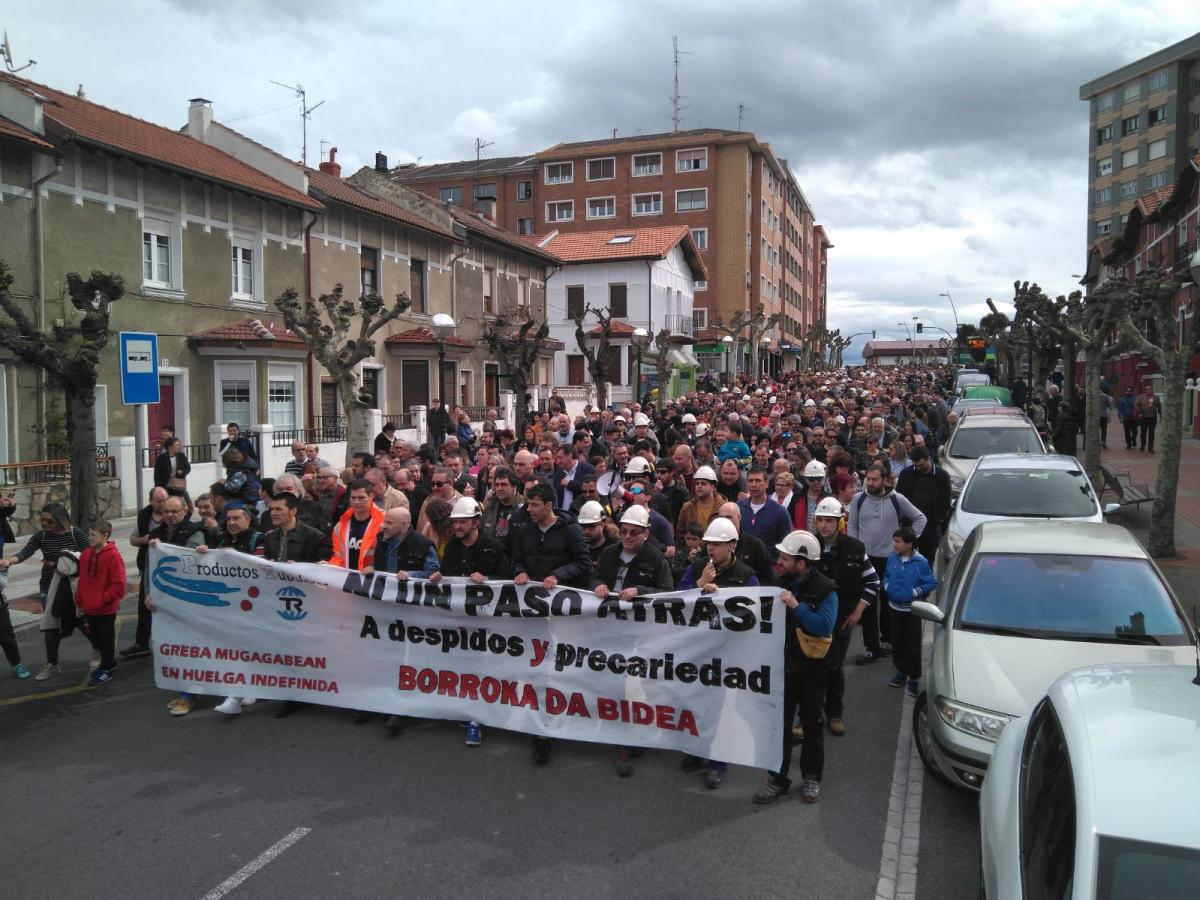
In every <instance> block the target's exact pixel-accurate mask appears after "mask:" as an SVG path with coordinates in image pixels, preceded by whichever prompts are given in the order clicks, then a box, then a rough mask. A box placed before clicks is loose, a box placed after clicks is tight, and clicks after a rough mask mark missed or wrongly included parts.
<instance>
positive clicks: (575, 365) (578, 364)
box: [567, 353, 584, 385]
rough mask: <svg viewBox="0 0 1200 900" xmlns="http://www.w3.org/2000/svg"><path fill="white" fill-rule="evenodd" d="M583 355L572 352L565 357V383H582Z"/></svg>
mask: <svg viewBox="0 0 1200 900" xmlns="http://www.w3.org/2000/svg"><path fill="white" fill-rule="evenodd" d="M583 372H584V364H583V356H582V355H581V354H578V353H573V354H571V355H570V356H568V357H567V384H570V385H579V384H583Z"/></svg>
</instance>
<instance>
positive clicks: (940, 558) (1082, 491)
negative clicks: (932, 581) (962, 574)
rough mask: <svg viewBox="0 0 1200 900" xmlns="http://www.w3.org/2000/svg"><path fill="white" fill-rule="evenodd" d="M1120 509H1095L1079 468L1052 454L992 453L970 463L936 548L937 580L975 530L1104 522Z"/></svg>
mask: <svg viewBox="0 0 1200 900" xmlns="http://www.w3.org/2000/svg"><path fill="white" fill-rule="evenodd" d="M1120 509H1121V504H1119V503H1109V504H1108V505H1107V506H1104V507H1101V506H1100V498H1099V495H1098V493H1097V491H1096V487H1095V485H1093V484H1092V481H1091V479H1090V478H1088V476H1087V473H1086V472H1084V471H1083V466H1082V465H1081V464H1080V462H1079V460H1077V459H1076V458H1075V457H1073V456H1062V455H1060V454H1057V453H995V454H992V455H990V456H985V457H983V458H981V459H980V460H978V462H976V463H975V466H974V467H973V468H972V469H971V471H970V473H969V474H968V475H967V479H966V483H965V484H964V485H963V489H962V493H961V494H960V495H959V497H958V499H957V500H956V501H955V502H954V510H953V512H952V513H951V514H950V522H949V523H948V525H947V526H946V533H945V535H943V537H942V543H941V546H940V547H939V548H938V554H937V568H938V576H939V581H940V580H941V578H942V577H943V576H944V573H945V571H946V570H947V569H948V568H949V566H950V563H951V562H952V561H953V560H954V557H955V556H956V555H957V554H958V551H959V550H960V549H961V548H962V545H963V543H964V542H965V541H966V539H967V536H968V535H969V534H970V533H971V532H972V531H973V530H974V529H975V526H976V525H979V524H981V523H983V522H993V521H996V520H1000V519H1069V520H1072V521H1081V522H1103V521H1104V517H1105V516H1106V515H1112V514H1113V513H1116V512H1119V511H1120Z"/></svg>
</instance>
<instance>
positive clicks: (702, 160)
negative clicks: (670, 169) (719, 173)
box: [675, 147, 708, 172]
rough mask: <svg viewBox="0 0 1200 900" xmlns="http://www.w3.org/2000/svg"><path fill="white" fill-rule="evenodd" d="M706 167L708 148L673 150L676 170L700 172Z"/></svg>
mask: <svg viewBox="0 0 1200 900" xmlns="http://www.w3.org/2000/svg"><path fill="white" fill-rule="evenodd" d="M707 168H708V148H707V147H700V148H698V149H693V150H676V151H675V171H676V172H702V171H704V170H705V169H707Z"/></svg>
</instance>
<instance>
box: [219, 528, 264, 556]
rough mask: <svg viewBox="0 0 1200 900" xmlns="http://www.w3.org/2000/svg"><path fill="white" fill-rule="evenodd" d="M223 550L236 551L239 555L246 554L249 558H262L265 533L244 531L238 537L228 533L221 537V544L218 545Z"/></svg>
mask: <svg viewBox="0 0 1200 900" xmlns="http://www.w3.org/2000/svg"><path fill="white" fill-rule="evenodd" d="M217 547H218V548H219V549H221V550H236V551H237V552H238V553H245V554H247V555H249V556H262V555H263V553H264V549H263V533H262V532H261V531H257V530H253V529H252V530H250V531H243V532H242V533H241V534H239V535H237V536H236V537H235V536H234V535H232V534H228V533H226V534H225V535H223V536H222V537H221V542H220V543H219V544H217Z"/></svg>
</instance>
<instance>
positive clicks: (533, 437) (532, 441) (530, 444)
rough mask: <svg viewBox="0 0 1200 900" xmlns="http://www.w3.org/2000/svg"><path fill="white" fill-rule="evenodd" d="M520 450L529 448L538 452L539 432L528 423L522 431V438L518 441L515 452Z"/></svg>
mask: <svg viewBox="0 0 1200 900" xmlns="http://www.w3.org/2000/svg"><path fill="white" fill-rule="evenodd" d="M518 450H528V451H529V452H530V453H533V454H536V453H537V452H538V438H537V432H536V431H534V428H533V426H532V425H526V426H525V428H524V430H523V431H522V432H521V439H520V440H519V441H517V443H516V447H515V448H514V449H513V453H516V452H517V451H518Z"/></svg>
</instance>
